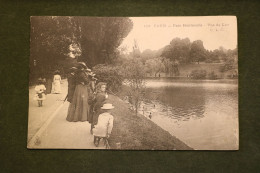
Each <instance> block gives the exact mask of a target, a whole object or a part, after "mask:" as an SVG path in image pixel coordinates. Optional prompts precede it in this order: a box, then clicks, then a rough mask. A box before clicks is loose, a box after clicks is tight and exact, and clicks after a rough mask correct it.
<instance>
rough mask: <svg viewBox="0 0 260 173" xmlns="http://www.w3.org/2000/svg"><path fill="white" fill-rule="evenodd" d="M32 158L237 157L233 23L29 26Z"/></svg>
mask: <svg viewBox="0 0 260 173" xmlns="http://www.w3.org/2000/svg"><path fill="white" fill-rule="evenodd" d="M30 20H31V35H30V41H31V42H30V84H29V115H28V116H29V120H28V144H27V147H28V148H30V149H103V150H106V149H113V150H238V149H239V124H238V52H237V19H236V17H235V16H200V17H199V16H197V17H77V16H32V17H31V19H30Z"/></svg>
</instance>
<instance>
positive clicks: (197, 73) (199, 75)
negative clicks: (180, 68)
mask: <svg viewBox="0 0 260 173" xmlns="http://www.w3.org/2000/svg"><path fill="white" fill-rule="evenodd" d="M206 76H207V72H206V70H192V72H191V74H190V77H191V78H192V79H205V78H206Z"/></svg>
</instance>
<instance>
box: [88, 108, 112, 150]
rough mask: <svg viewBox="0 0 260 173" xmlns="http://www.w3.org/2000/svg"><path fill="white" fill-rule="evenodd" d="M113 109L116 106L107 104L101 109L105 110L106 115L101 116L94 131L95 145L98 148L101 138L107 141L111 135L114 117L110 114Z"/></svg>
mask: <svg viewBox="0 0 260 173" xmlns="http://www.w3.org/2000/svg"><path fill="white" fill-rule="evenodd" d="M113 108H114V106H113V105H112V104H110V103H105V104H104V105H103V106H102V107H101V109H103V110H104V113H102V114H100V115H99V117H98V123H97V125H95V126H94V129H93V135H94V144H95V146H96V147H98V145H99V141H100V139H101V138H103V139H104V140H105V141H106V140H107V138H109V136H110V134H111V131H112V128H113V121H114V117H113V116H112V115H111V114H110V110H111V109H113Z"/></svg>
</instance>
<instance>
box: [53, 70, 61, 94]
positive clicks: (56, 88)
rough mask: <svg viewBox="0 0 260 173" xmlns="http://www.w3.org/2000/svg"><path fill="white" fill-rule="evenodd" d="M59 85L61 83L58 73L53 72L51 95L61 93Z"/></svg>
mask: <svg viewBox="0 0 260 173" xmlns="http://www.w3.org/2000/svg"><path fill="white" fill-rule="evenodd" d="M60 83H61V76H60V72H59V71H58V70H56V71H55V72H54V77H53V93H54V94H60V93H61V87H60Z"/></svg>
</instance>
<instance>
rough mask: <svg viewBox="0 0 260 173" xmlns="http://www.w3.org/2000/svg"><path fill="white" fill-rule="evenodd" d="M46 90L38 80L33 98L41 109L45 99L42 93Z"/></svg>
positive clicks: (40, 80)
mask: <svg viewBox="0 0 260 173" xmlns="http://www.w3.org/2000/svg"><path fill="white" fill-rule="evenodd" d="M45 90H46V88H45V86H44V85H43V81H42V79H38V83H37V85H36V86H35V91H36V94H35V96H34V100H37V101H38V106H39V107H42V102H43V100H45V99H46V97H45V94H44V91H45Z"/></svg>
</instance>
